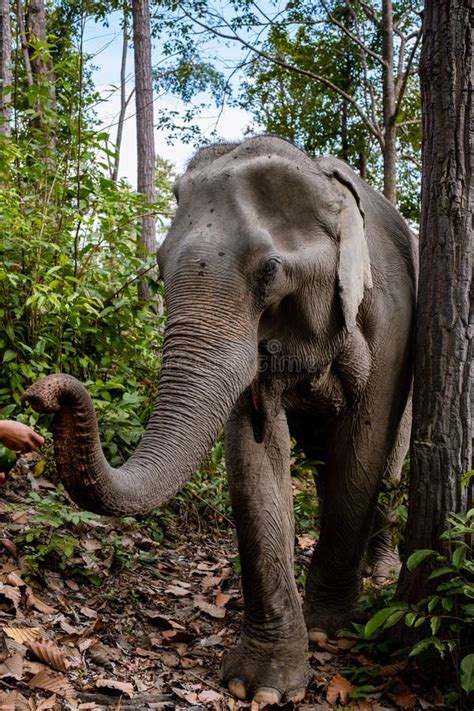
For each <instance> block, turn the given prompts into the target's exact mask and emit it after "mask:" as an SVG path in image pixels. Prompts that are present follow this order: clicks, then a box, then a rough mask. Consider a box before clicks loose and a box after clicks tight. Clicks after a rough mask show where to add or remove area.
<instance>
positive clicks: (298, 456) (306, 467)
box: [291, 447, 322, 537]
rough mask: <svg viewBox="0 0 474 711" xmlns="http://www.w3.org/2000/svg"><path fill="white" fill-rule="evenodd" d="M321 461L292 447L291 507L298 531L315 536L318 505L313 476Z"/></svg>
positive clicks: (317, 526) (317, 521)
mask: <svg viewBox="0 0 474 711" xmlns="http://www.w3.org/2000/svg"><path fill="white" fill-rule="evenodd" d="M320 465H322V462H320V461H318V460H312V459H307V458H306V455H305V454H304V452H302V451H301V449H298V448H297V447H293V456H292V460H291V475H292V478H293V507H294V512H295V524H296V530H297V532H298V533H307V534H308V535H310V536H313V537H315V536H316V535H317V530H318V528H319V519H318V516H319V507H318V497H317V495H316V487H315V482H314V480H315V476H317V475H318V467H320Z"/></svg>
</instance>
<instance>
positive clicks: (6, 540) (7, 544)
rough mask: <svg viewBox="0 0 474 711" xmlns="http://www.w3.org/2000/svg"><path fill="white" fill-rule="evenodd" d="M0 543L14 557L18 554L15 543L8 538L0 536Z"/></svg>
mask: <svg viewBox="0 0 474 711" xmlns="http://www.w3.org/2000/svg"><path fill="white" fill-rule="evenodd" d="M0 543H1V544H2V546H3V547H4V548H6V549H7V551H8V552H9V553H10V555H12V556H13V557H14V558H16V557H17V556H18V549H17V547H16V545H15V544H14V543H13V541H11V540H10V539H9V538H0Z"/></svg>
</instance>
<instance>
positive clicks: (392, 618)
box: [383, 609, 406, 629]
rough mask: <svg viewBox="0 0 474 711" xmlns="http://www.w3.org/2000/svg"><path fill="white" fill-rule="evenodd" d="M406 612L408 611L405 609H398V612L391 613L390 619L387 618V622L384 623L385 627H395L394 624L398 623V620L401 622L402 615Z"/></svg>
mask: <svg viewBox="0 0 474 711" xmlns="http://www.w3.org/2000/svg"><path fill="white" fill-rule="evenodd" d="M405 612H406V610H405V609H403V610H397V611H396V612H394V613H393V615H390V617H389V618H388V620H386V622H385V623H384V626H383V627H384V629H388V628H389V627H393V626H394V625H396V624H397V622H399V621H400V620H401V619H402V617H403V616H404V615H405Z"/></svg>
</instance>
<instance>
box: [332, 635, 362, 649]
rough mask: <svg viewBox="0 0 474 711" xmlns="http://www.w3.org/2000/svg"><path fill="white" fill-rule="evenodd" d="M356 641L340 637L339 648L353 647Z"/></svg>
mask: <svg viewBox="0 0 474 711" xmlns="http://www.w3.org/2000/svg"><path fill="white" fill-rule="evenodd" d="M356 642H357V640H356V639H348V638H347V637H338V638H337V639H336V644H337V648H338V649H352V647H353V646H354V645H355V643H356Z"/></svg>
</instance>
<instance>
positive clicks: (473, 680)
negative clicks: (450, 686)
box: [461, 654, 474, 694]
mask: <svg viewBox="0 0 474 711" xmlns="http://www.w3.org/2000/svg"><path fill="white" fill-rule="evenodd" d="M461 686H462V688H463V689H464V691H465V692H466V694H470V693H471V692H472V691H474V654H468V655H467V657H464V659H462V660H461Z"/></svg>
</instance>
